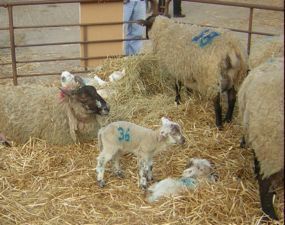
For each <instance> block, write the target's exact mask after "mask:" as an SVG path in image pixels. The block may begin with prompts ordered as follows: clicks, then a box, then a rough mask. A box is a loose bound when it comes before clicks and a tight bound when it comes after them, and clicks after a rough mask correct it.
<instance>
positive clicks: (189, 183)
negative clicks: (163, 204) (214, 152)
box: [147, 158, 216, 202]
mask: <svg viewBox="0 0 285 225" xmlns="http://www.w3.org/2000/svg"><path fill="white" fill-rule="evenodd" d="M202 179H206V180H207V181H210V182H213V181H215V180H216V175H215V174H214V173H213V167H212V165H211V163H210V162H209V161H208V160H206V159H199V158H192V159H190V160H189V162H188V164H187V166H186V169H185V170H184V171H183V173H182V177H181V178H179V179H177V178H176V179H175V178H166V179H163V180H161V181H159V182H157V183H154V184H153V185H151V186H150V187H149V188H148V196H147V200H148V202H154V201H157V200H159V199H160V198H162V197H168V196H174V195H177V194H181V193H182V192H184V191H187V190H193V189H195V188H197V187H198V186H199V182H200V181H201V180H202Z"/></svg>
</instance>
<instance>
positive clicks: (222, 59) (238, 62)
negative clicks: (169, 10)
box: [149, 16, 248, 128]
mask: <svg viewBox="0 0 285 225" xmlns="http://www.w3.org/2000/svg"><path fill="white" fill-rule="evenodd" d="M149 35H150V39H151V40H152V44H153V51H154V53H155V54H156V56H157V57H158V60H159V63H160V65H161V66H162V67H163V68H165V69H166V70H167V71H168V72H169V73H170V74H171V75H172V76H173V77H174V78H175V79H176V80H178V81H179V82H178V84H184V85H185V86H186V87H187V88H189V89H191V90H193V91H197V92H198V93H199V94H200V95H201V96H202V97H203V98H206V99H211V100H213V103H214V108H215V114H216V125H217V127H219V128H220V127H222V107H221V102H220V101H221V93H223V92H224V93H226V94H227V96H228V110H227V114H226V117H225V121H226V122H230V121H231V120H232V115H233V110H234V105H235V101H236V91H237V90H238V88H239V86H240V84H241V83H242V81H243V79H244V78H245V77H246V75H247V70H248V65H247V61H248V57H247V53H246V49H245V47H244V46H242V44H241V42H240V41H239V39H238V38H237V37H235V35H234V34H233V32H231V31H228V30H224V29H213V28H205V27H201V26H196V25H189V24H181V23H177V22H175V21H173V20H171V19H168V18H166V17H162V16H158V17H156V19H155V22H154V24H153V25H152V28H151V31H150V33H149ZM180 89H181V87H180V85H176V93H177V95H176V102H177V103H179V102H180V95H179V91H180Z"/></svg>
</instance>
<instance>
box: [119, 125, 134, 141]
mask: <svg viewBox="0 0 285 225" xmlns="http://www.w3.org/2000/svg"><path fill="white" fill-rule="evenodd" d="M118 131H119V137H118V140H119V141H128V142H129V141H130V139H131V136H130V133H129V132H130V129H129V128H128V129H127V130H126V131H125V129H124V128H123V127H118Z"/></svg>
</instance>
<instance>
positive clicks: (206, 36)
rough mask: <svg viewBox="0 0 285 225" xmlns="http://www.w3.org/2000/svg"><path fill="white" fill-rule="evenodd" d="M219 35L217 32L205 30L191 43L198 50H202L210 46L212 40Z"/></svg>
mask: <svg viewBox="0 0 285 225" xmlns="http://www.w3.org/2000/svg"><path fill="white" fill-rule="evenodd" d="M219 35H220V33H219V32H216V31H210V29H206V30H203V31H201V32H200V34H198V35H197V36H195V37H193V38H192V42H194V43H197V44H198V45H199V47H200V48H204V47H205V46H207V45H209V44H211V43H212V42H213V40H214V38H216V37H218V36H219Z"/></svg>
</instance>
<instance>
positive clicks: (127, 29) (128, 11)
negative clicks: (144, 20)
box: [124, 2, 135, 55]
mask: <svg viewBox="0 0 285 225" xmlns="http://www.w3.org/2000/svg"><path fill="white" fill-rule="evenodd" d="M134 7H135V2H128V3H126V4H124V21H130V20H131V18H132V15H133V13H134ZM131 26H132V24H131V23H126V24H124V38H125V39H128V38H131V35H132V27H131ZM129 46H130V41H125V42H124V52H125V54H126V55H129V54H130V47H129Z"/></svg>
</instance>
